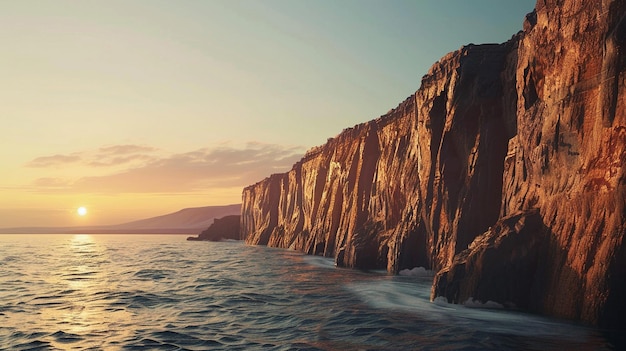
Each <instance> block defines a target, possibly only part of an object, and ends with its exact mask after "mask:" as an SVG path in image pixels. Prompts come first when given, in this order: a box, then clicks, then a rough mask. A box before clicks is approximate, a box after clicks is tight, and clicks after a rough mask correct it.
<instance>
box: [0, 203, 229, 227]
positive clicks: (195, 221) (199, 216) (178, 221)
mask: <svg viewBox="0 0 626 351" xmlns="http://www.w3.org/2000/svg"><path fill="white" fill-rule="evenodd" d="M240 213H241V204H236V205H226V206H205V207H193V208H185V209H182V210H180V211H177V212H174V213H169V214H165V215H161V216H157V217H151V218H146V219H140V220H137V221H132V222H127V223H122V224H116V225H105V226H83V227H20V228H0V234H9V233H11V234H26V233H29V234H40V233H50V234H60V233H67V234H77V233H80V234H196V233H199V232H201V231H203V230H205V229H207V228H208V227H209V226H210V225H211V224H212V223H213V221H214V220H215V218H221V217H224V216H228V215H238V214H240Z"/></svg>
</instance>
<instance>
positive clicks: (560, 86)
mask: <svg viewBox="0 0 626 351" xmlns="http://www.w3.org/2000/svg"><path fill="white" fill-rule="evenodd" d="M625 16H626V1H625V0H614V1H583V0H569V1H568V0H565V1H556V0H555V1H549V0H539V1H538V3H537V7H536V9H535V11H534V12H533V13H531V14H529V15H528V16H527V18H526V21H525V22H524V31H523V32H521V33H520V34H518V35H516V36H514V37H513V38H512V39H511V40H510V41H509V42H507V43H505V44H501V45H479V46H475V45H470V46H467V47H463V48H461V49H460V50H459V51H456V52H454V53H451V54H448V55H446V56H445V57H443V58H442V59H441V60H440V61H439V62H437V63H436V64H435V65H433V67H432V68H431V70H430V72H429V73H428V74H427V75H426V76H424V78H423V79H422V84H421V87H420V88H419V90H418V91H417V92H416V93H415V94H414V95H412V96H410V97H409V98H408V99H407V100H405V101H404V102H403V103H401V104H400V105H399V106H398V107H397V108H396V109H394V110H392V111H390V112H389V113H388V114H386V115H384V116H382V117H380V118H379V119H377V120H374V121H371V122H367V123H364V124H361V125H358V126H355V127H354V128H350V129H347V130H344V132H342V133H341V134H340V135H338V136H337V137H336V138H334V139H329V141H328V142H327V143H326V144H325V145H323V146H320V147H318V148H315V149H313V150H311V151H309V152H308V153H307V155H305V157H304V158H303V159H302V160H301V161H300V162H298V163H297V164H295V165H294V167H293V169H292V170H291V171H289V172H287V173H285V174H275V175H272V176H271V177H269V178H267V179H265V180H263V181H261V182H259V183H257V184H255V185H252V186H249V187H247V188H246V189H244V192H243V205H242V218H241V229H242V236H243V237H244V238H245V240H246V242H247V243H249V244H261V245H270V246H277V247H284V248H293V249H297V250H301V251H304V252H307V253H310V254H319V255H325V256H329V257H335V258H336V262H337V264H338V265H341V266H347V267H358V268H386V269H387V270H389V271H390V272H397V271H398V270H400V269H403V268H412V267H415V266H424V267H427V268H430V269H434V270H435V271H437V272H438V274H437V275H436V277H435V281H434V284H433V295H432V296H433V298H434V297H436V296H446V297H447V298H448V300H449V301H451V302H463V301H465V300H467V299H468V298H469V297H472V298H474V299H479V300H483V301H486V300H492V301H496V302H500V303H502V304H506V305H515V306H517V307H518V308H523V309H526V310H531V311H536V312H540V313H546V314H551V315H556V316H561V317H567V318H573V319H582V320H585V321H588V322H591V323H602V324H607V325H608V324H610V325H615V324H620V325H624V324H626V323H625V322H624V319H623V318H624V317H622V316H623V315H624V312H626V302H624V301H623V298H622V297H623V296H626V283H624V282H626V279H625V278H626V245H624V244H623V237H624V234H625V231H626V225H625V218H626V200H625V199H626V190H625V189H626V187H625V183H626V180H625V176H624V170H623V166H624V165H625V164H626V152H625V151H624V150H625V146H626V113H625V112H626V111H625V110H624V108H625V104H626V99H625V95H624V86H625V84H624V81H625V79H626V74H625V73H624V70H625V67H626V56H625V53H624V50H625V45H626V20H625V19H624V18H625Z"/></svg>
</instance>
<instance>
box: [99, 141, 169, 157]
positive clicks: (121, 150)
mask: <svg viewBox="0 0 626 351" xmlns="http://www.w3.org/2000/svg"><path fill="white" fill-rule="evenodd" d="M157 150H158V149H157V148H154V147H151V146H145V145H132V144H125V145H113V146H106V147H101V148H100V149H98V152H99V153H100V154H101V155H128V154H136V153H142V152H153V151H157Z"/></svg>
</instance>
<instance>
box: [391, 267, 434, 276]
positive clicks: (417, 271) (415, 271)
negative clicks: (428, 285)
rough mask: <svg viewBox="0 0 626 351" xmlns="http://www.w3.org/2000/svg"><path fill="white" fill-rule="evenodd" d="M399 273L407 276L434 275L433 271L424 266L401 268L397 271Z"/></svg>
mask: <svg viewBox="0 0 626 351" xmlns="http://www.w3.org/2000/svg"><path fill="white" fill-rule="evenodd" d="M398 274H399V275H403V276H409V277H434V276H435V273H434V272H433V271H429V270H427V269H426V268H424V267H414V268H412V269H403V270H401V271H400V272H398Z"/></svg>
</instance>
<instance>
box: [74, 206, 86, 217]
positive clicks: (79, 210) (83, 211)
mask: <svg viewBox="0 0 626 351" xmlns="http://www.w3.org/2000/svg"><path fill="white" fill-rule="evenodd" d="M76 213H78V215H79V216H81V217H82V216H84V215H86V214H87V208H86V207H84V206H81V207H79V208H77V209H76Z"/></svg>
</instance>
